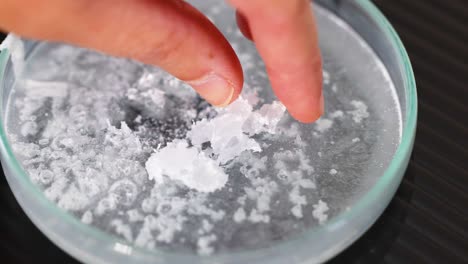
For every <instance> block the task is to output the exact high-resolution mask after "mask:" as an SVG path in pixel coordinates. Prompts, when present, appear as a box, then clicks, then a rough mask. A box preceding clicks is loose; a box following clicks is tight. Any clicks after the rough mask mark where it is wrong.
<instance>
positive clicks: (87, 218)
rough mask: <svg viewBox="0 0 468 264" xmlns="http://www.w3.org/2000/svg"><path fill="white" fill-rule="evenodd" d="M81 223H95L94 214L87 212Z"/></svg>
mask: <svg viewBox="0 0 468 264" xmlns="http://www.w3.org/2000/svg"><path fill="white" fill-rule="evenodd" d="M81 222H83V223H85V224H87V225H89V224H91V223H92V222H93V213H92V212H91V211H86V212H84V214H83V215H82V216H81Z"/></svg>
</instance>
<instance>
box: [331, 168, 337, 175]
mask: <svg viewBox="0 0 468 264" xmlns="http://www.w3.org/2000/svg"><path fill="white" fill-rule="evenodd" d="M337 173H338V171H337V170H335V169H331V170H330V174H331V175H335V174H337Z"/></svg>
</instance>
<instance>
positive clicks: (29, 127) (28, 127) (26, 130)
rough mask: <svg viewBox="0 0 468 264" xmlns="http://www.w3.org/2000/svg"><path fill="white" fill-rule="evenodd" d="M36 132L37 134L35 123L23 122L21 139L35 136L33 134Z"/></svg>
mask: <svg viewBox="0 0 468 264" xmlns="http://www.w3.org/2000/svg"><path fill="white" fill-rule="evenodd" d="M37 132H38V130H37V124H36V122H32V121H28V122H25V123H24V124H23V125H22V126H21V135H22V136H23V137H27V136H30V135H35V134H37Z"/></svg>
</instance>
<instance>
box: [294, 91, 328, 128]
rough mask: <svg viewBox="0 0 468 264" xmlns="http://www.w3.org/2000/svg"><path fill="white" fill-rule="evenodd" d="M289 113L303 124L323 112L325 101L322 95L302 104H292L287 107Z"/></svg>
mask: <svg viewBox="0 0 468 264" xmlns="http://www.w3.org/2000/svg"><path fill="white" fill-rule="evenodd" d="M287 109H288V112H289V114H290V115H291V116H292V117H293V118H294V119H296V120H297V121H299V122H301V123H305V124H309V123H313V122H315V121H317V120H318V119H319V118H320V117H321V116H322V115H323V114H324V113H325V103H324V98H323V95H321V96H320V99H319V100H318V101H317V100H315V101H312V102H308V103H303V104H294V105H292V106H290V107H287Z"/></svg>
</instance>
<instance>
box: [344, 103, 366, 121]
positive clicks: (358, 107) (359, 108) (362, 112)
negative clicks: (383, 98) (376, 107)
mask: <svg viewBox="0 0 468 264" xmlns="http://www.w3.org/2000/svg"><path fill="white" fill-rule="evenodd" d="M351 105H352V106H353V107H354V108H355V110H352V111H348V113H349V114H351V116H352V117H353V121H354V122H356V123H361V122H362V120H364V119H366V118H368V117H369V112H367V105H366V104H365V103H363V102H362V101H358V100H352V101H351Z"/></svg>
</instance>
